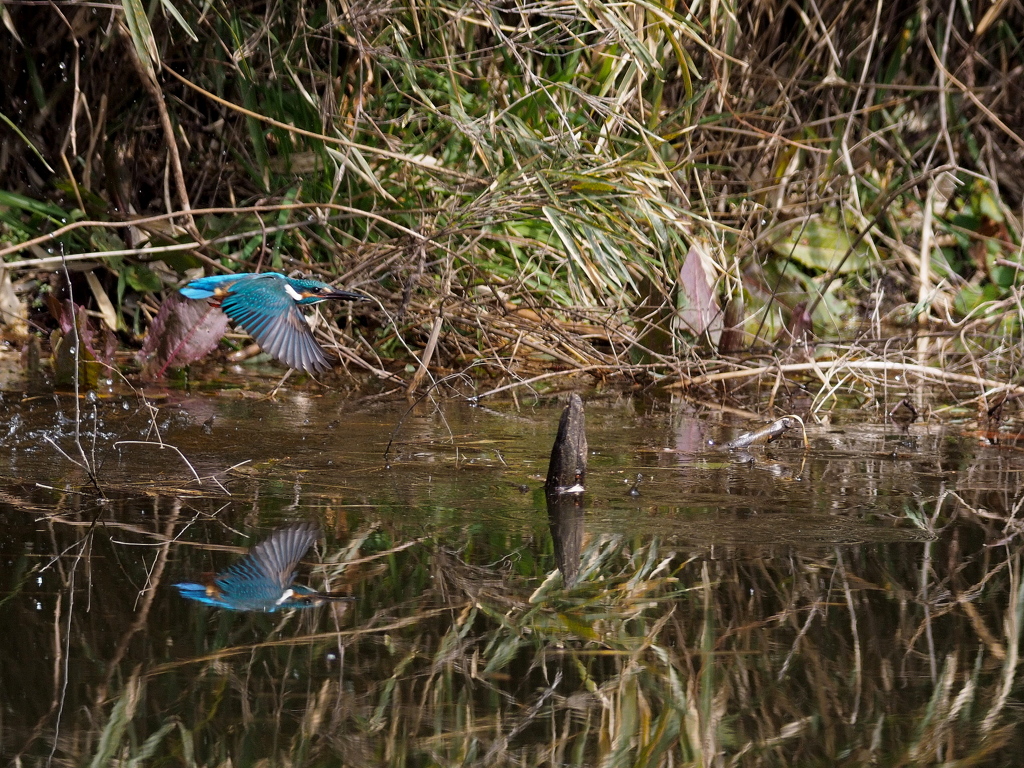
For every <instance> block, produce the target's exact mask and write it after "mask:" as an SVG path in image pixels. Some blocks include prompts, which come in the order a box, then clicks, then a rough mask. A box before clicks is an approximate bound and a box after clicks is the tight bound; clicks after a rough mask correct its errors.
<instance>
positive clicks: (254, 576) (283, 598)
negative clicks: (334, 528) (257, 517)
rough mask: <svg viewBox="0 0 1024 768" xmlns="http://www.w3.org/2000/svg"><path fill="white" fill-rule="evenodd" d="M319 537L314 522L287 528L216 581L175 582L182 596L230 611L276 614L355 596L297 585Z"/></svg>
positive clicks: (262, 543)
mask: <svg viewBox="0 0 1024 768" xmlns="http://www.w3.org/2000/svg"><path fill="white" fill-rule="evenodd" d="M316 537H317V533H316V529H315V528H314V527H313V526H312V525H310V524H308V523H300V524H299V525H294V526H291V527H288V528H281V529H279V530H277V531H274V533H272V534H271V535H270V537H269V538H268V539H266V541H262V542H260V543H259V544H257V545H256V546H255V547H253V548H252V549H251V550H249V552H248V554H246V556H245V557H243V558H242V559H241V560H239V561H238V562H237V563H235V564H234V565H232V566H231V567H230V568H228V569H227V570H225V571H223V572H222V573H218V574H217V575H216V576H215V577H214V578H213V579H212V580H210V581H207V582H203V583H199V582H190V581H186V582H181V583H178V584H175V585H174V586H175V587H176V588H177V589H178V592H180V593H181V596H182V597H186V598H188V599H189V600H196V601H198V602H200V603H204V604H205V605H212V606H216V607H218V608H226V609H227V610H229V611H264V612H266V613H273V612H274V611H278V610H283V609H285V608H310V607H312V606H315V605H321V604H322V603H324V602H326V601H328V600H348V599H350V598H348V597H347V596H343V595H334V594H330V593H324V592H317V591H315V590H313V589H310V588H309V587H304V586H302V585H300V584H295V583H294V581H295V574H296V571H297V569H298V565H299V561H300V560H302V558H303V556H304V555H305V554H306V552H307V551H309V548H310V547H311V546H313V543H314V542H315V541H316Z"/></svg>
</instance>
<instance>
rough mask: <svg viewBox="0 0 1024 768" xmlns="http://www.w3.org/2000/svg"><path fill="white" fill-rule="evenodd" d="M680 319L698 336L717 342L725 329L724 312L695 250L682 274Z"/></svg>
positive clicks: (683, 267) (689, 254)
mask: <svg viewBox="0 0 1024 768" xmlns="http://www.w3.org/2000/svg"><path fill="white" fill-rule="evenodd" d="M679 319H680V320H681V321H682V324H683V326H684V327H685V328H686V330H688V331H689V332H690V333H692V334H693V335H694V336H697V337H701V336H703V335H704V334H705V333H706V334H708V335H709V336H711V337H712V338H713V339H714V338H717V332H718V331H720V330H721V328H722V319H721V312H720V310H719V308H718V300H717V299H716V298H715V294H714V292H713V291H712V290H711V285H710V284H709V282H708V277H707V271H706V269H705V267H704V263H703V261H702V260H701V255H700V251H699V250H697V248H696V247H694V246H691V247H690V251H689V253H687V254H686V260H685V261H684V262H683V266H682V268H680V270H679Z"/></svg>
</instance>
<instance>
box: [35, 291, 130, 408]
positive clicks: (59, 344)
mask: <svg viewBox="0 0 1024 768" xmlns="http://www.w3.org/2000/svg"><path fill="white" fill-rule="evenodd" d="M49 305H50V314H52V315H53V316H54V317H55V318H56V320H57V324H58V325H59V326H60V330H55V331H53V333H51V334H50V349H51V351H52V360H53V372H54V376H55V379H56V382H57V385H58V386H71V385H73V384H74V382H75V377H76V376H78V381H79V384H80V385H81V386H84V387H86V388H90V389H91V388H95V387H96V385H97V383H98V381H99V374H100V371H101V369H103V368H104V367H110V366H111V364H112V362H113V360H114V353H115V352H116V351H117V339H116V338H115V337H114V334H112V333H111V332H110V331H108V330H103V331H101V332H99V333H97V331H96V330H95V329H94V328H93V326H92V323H91V322H90V321H89V316H88V314H87V313H86V310H85V307H82V306H78V305H76V304H73V303H72V302H70V301H58V300H57V299H56V298H54V297H53V296H52V295H51V296H50V297H49ZM76 329H77V336H78V337H79V338H80V339H81V342H82V343H81V347H80V348H76V344H75V336H76ZM101 345H102V346H101ZM76 362H77V368H76Z"/></svg>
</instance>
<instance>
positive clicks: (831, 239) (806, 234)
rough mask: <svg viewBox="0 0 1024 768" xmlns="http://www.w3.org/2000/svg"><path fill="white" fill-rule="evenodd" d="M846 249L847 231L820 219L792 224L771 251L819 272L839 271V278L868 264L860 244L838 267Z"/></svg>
mask: <svg viewBox="0 0 1024 768" xmlns="http://www.w3.org/2000/svg"><path fill="white" fill-rule="evenodd" d="M849 249H850V235H849V230H848V228H847V227H846V226H844V225H842V224H840V223H838V222H834V221H828V220H826V219H824V218H822V217H821V216H815V217H813V218H811V219H809V220H800V221H794V222H792V225H791V226H790V228H789V231H788V232H787V233H786V234H784V235H783V236H782V237H780V238H779V239H777V240H776V241H775V242H774V243H773V244H772V250H774V251H775V252H776V253H777V254H779V255H780V256H784V257H786V258H789V259H792V260H793V261H795V262H797V263H799V264H803V265H804V266H805V267H808V268H810V269H815V270H818V271H819V272H827V271H828V270H830V269H836V268H837V267H838V270H837V272H836V274H839V275H846V274H849V273H851V272H860V271H861V270H863V269H864V268H865V267H867V266H868V264H869V260H868V258H869V251H868V249H867V246H866V245H865V244H864V243H863V241H862V242H861V243H860V244H859V245H858V246H857V247H856V248H855V249H854V250H853V253H851V254H850V256H849V258H847V259H846V261H845V262H843V263H842V265H841V266H840V264H839V261H840V259H842V258H843V256H845V255H846V252H847V251H848V250H849Z"/></svg>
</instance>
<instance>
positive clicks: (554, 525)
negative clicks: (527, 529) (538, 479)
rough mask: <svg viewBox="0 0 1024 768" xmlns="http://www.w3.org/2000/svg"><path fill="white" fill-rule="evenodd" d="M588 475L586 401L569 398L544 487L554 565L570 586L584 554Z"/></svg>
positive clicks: (577, 396)
mask: <svg viewBox="0 0 1024 768" xmlns="http://www.w3.org/2000/svg"><path fill="white" fill-rule="evenodd" d="M586 474H587V430H586V423H585V421H584V418H583V399H582V398H581V397H580V396H579V395H576V394H573V395H570V396H569V404H568V405H567V406H566V407H565V410H564V411H562V419H561V421H560V422H559V423H558V435H557V436H556V437H555V444H554V446H553V447H552V449H551V461H550V462H549V463H548V479H547V482H546V483H545V484H544V490H545V495H546V497H547V503H548V520H549V522H550V524H551V538H552V539H553V540H554V544H555V563H556V564H557V565H558V570H559V571H561V572H562V580H563V582H564V583H565V585H566V586H567V587H571V586H572V585H573V584H575V583H576V579H577V577H578V576H579V571H580V554H581V553H582V551H583V519H584V510H583V483H584V480H585V479H586Z"/></svg>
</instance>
